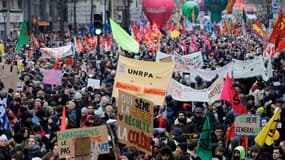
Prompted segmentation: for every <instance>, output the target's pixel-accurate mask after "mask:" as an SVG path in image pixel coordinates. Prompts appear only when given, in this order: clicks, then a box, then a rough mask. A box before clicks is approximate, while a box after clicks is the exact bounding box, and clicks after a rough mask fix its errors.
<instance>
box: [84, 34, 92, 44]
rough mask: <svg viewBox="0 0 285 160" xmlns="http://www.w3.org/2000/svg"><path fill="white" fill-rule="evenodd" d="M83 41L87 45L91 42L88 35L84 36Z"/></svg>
mask: <svg viewBox="0 0 285 160" xmlns="http://www.w3.org/2000/svg"><path fill="white" fill-rule="evenodd" d="M85 42H86V45H87V46H90V44H91V42H90V38H89V37H88V36H85Z"/></svg>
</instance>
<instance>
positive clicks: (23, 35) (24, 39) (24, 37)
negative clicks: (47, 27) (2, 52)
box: [16, 21, 30, 52]
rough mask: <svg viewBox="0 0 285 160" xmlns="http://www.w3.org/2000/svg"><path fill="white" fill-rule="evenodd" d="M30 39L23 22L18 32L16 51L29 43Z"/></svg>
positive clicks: (25, 23)
mask: <svg viewBox="0 0 285 160" xmlns="http://www.w3.org/2000/svg"><path fill="white" fill-rule="evenodd" d="M29 41H30V38H29V35H28V26H27V22H26V21H24V22H23V23H22V27H21V31H20V36H19V38H18V43H17V46H16V51H18V52H19V51H20V49H21V47H22V46H23V45H25V44H27V43H29Z"/></svg>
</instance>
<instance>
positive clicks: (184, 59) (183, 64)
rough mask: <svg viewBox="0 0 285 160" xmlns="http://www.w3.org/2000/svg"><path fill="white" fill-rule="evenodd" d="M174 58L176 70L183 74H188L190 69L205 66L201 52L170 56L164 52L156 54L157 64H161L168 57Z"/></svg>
mask: <svg viewBox="0 0 285 160" xmlns="http://www.w3.org/2000/svg"><path fill="white" fill-rule="evenodd" d="M169 56H171V57H172V60H173V61H174V62H175V64H176V66H175V70H177V71H181V72H184V71H185V72H188V71H189V69H190V67H191V66H192V67H201V66H203V57H202V53H201V52H195V53H192V54H187V55H183V56H181V55H179V54H175V55H169V54H166V53H163V52H157V53H156V62H160V61H161V59H164V58H166V57H169Z"/></svg>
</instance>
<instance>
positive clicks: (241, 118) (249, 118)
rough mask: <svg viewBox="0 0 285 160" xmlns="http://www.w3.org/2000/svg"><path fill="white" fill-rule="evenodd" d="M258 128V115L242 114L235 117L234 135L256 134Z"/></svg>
mask: <svg viewBox="0 0 285 160" xmlns="http://www.w3.org/2000/svg"><path fill="white" fill-rule="evenodd" d="M260 130H261V117H260V115H252V114H242V115H237V116H236V117H235V135H236V136H256V135H257V134H258V133H259V131H260Z"/></svg>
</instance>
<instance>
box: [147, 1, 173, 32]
mask: <svg viewBox="0 0 285 160" xmlns="http://www.w3.org/2000/svg"><path fill="white" fill-rule="evenodd" d="M173 8H174V0H143V11H144V14H145V15H146V17H147V19H148V20H149V21H150V23H151V24H153V23H154V22H155V23H156V24H157V25H158V27H159V28H163V27H164V26H165V24H166V22H167V21H168V19H169V17H170V15H171V13H172V10H173Z"/></svg>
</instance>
